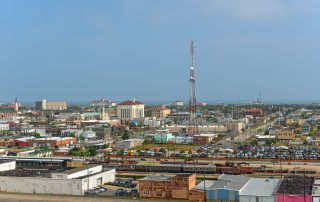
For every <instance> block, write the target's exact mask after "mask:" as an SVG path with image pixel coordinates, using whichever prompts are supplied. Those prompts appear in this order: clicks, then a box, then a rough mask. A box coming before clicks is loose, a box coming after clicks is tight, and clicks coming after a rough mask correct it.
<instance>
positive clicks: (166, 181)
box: [138, 173, 196, 199]
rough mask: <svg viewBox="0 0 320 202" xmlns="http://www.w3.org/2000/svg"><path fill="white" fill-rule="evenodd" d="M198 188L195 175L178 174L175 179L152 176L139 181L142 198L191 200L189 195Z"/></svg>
mask: <svg viewBox="0 0 320 202" xmlns="http://www.w3.org/2000/svg"><path fill="white" fill-rule="evenodd" d="M195 186H196V175H195V174H187V173H186V174H177V175H176V176H174V177H168V176H157V175H150V176H147V177H145V178H142V179H140V180H138V189H139V193H140V197H142V198H174V199H189V193H190V192H191V190H192V189H193V188H194V187H195Z"/></svg>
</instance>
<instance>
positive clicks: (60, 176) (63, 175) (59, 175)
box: [51, 165, 102, 179]
mask: <svg viewBox="0 0 320 202" xmlns="http://www.w3.org/2000/svg"><path fill="white" fill-rule="evenodd" d="M85 167H86V166H84V168H85ZM101 171H102V165H98V166H96V167H93V168H89V169H84V170H81V171H79V172H76V173H72V174H68V173H52V175H51V176H52V179H73V178H77V177H83V176H86V175H92V174H94V173H98V172H101Z"/></svg>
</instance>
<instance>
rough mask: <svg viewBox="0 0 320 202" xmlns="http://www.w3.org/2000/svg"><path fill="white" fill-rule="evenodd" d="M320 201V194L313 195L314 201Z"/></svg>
mask: <svg viewBox="0 0 320 202" xmlns="http://www.w3.org/2000/svg"><path fill="white" fill-rule="evenodd" d="M319 201H320V196H313V197H312V202H319Z"/></svg>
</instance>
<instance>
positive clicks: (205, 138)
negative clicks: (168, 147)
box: [193, 134, 217, 145]
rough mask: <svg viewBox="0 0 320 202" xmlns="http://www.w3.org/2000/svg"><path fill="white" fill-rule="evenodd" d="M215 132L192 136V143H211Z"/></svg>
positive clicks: (215, 135)
mask: <svg viewBox="0 0 320 202" xmlns="http://www.w3.org/2000/svg"><path fill="white" fill-rule="evenodd" d="M216 137H217V134H199V135H194V136H193V144H198V145H205V144H209V143H211V142H212V141H213V140H214V138H216Z"/></svg>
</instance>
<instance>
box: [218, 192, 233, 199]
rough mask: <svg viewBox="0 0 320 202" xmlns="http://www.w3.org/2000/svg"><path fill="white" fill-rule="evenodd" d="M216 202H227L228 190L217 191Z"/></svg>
mask: <svg viewBox="0 0 320 202" xmlns="http://www.w3.org/2000/svg"><path fill="white" fill-rule="evenodd" d="M218 200H226V201H229V200H230V199H229V190H225V189H220V190H218Z"/></svg>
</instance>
